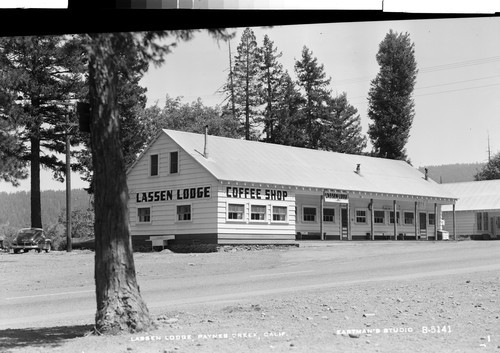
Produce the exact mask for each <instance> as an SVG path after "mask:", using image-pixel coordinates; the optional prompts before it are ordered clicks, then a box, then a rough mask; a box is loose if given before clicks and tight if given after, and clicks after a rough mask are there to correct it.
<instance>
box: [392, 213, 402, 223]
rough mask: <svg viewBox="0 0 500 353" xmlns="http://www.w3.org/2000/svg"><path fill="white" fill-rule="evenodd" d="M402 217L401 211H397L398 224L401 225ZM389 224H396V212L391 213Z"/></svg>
mask: <svg viewBox="0 0 500 353" xmlns="http://www.w3.org/2000/svg"><path fill="white" fill-rule="evenodd" d="M400 215H401V214H400V213H399V211H397V212H396V217H397V221H398V224H400V223H401V219H400ZM389 223H390V224H394V211H391V212H389Z"/></svg>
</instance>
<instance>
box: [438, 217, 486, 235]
mask: <svg viewBox="0 0 500 353" xmlns="http://www.w3.org/2000/svg"><path fill="white" fill-rule="evenodd" d="M443 220H444V222H445V223H444V227H443V228H444V230H446V231H448V232H449V233H450V235H453V212H443ZM455 228H456V231H457V235H473V234H483V233H488V232H487V231H480V230H477V216H476V212H474V211H457V212H456V213H455Z"/></svg>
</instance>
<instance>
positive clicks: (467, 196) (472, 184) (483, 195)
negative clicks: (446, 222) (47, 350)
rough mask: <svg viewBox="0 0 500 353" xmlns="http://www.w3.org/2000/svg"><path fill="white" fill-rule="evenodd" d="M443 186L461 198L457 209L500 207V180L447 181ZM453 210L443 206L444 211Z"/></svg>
mask: <svg viewBox="0 0 500 353" xmlns="http://www.w3.org/2000/svg"><path fill="white" fill-rule="evenodd" d="M442 186H443V188H444V189H446V190H447V191H448V192H451V193H452V194H454V195H456V196H457V197H458V198H459V200H458V201H457V203H456V205H455V210H456V211H479V210H494V209H500V180H483V181H469V182H462V183H447V184H442ZM451 210H452V208H451V207H448V206H447V207H443V211H451Z"/></svg>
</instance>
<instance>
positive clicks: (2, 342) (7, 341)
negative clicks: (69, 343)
mask: <svg viewBox="0 0 500 353" xmlns="http://www.w3.org/2000/svg"><path fill="white" fill-rule="evenodd" d="M93 328H94V326H93V325H77V326H59V327H41V328H38V327H37V328H22V329H7V330H0V347H1V349H0V350H1V351H2V352H9V350H11V349H14V348H16V349H21V350H22V348H28V347H30V348H42V347H43V348H55V347H58V346H60V345H61V344H62V343H63V342H64V341H65V340H68V339H72V338H78V337H84V336H86V335H88V334H90V333H91V331H92V330H93Z"/></svg>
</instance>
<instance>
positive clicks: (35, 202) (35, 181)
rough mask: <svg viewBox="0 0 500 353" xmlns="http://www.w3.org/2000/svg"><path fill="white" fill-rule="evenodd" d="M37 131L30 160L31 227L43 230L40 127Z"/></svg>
mask: <svg viewBox="0 0 500 353" xmlns="http://www.w3.org/2000/svg"><path fill="white" fill-rule="evenodd" d="M35 129H36V130H37V131H32V136H31V138H30V142H31V158H30V163H31V166H30V172H31V181H30V184H31V185H30V187H31V192H30V199H31V227H33V228H42V204H41V196H40V138H39V130H40V128H39V126H37V127H35Z"/></svg>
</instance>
